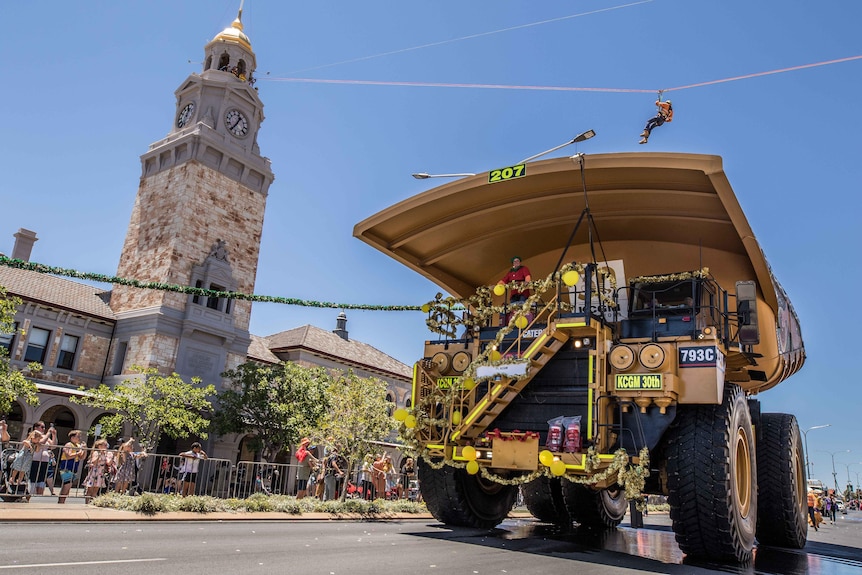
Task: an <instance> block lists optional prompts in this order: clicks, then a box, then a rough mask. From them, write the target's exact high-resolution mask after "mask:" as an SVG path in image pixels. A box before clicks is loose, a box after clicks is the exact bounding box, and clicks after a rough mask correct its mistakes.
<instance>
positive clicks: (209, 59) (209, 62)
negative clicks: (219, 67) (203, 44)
mask: <svg viewBox="0 0 862 575" xmlns="http://www.w3.org/2000/svg"><path fill="white" fill-rule="evenodd" d="M212 67H213V57H212V56H207V62H206V64H204V70H209V69H210V68H212Z"/></svg>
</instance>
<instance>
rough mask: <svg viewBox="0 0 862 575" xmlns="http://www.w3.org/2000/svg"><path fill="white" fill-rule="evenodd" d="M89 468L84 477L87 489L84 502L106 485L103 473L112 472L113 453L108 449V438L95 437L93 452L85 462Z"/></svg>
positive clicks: (88, 500) (87, 501)
mask: <svg viewBox="0 0 862 575" xmlns="http://www.w3.org/2000/svg"><path fill="white" fill-rule="evenodd" d="M87 463H88V465H89V466H90V470H89V471H88V472H87V478H86V479H84V487H86V488H87V491H86V492H85V493H84V502H85V503H89V502H90V501H91V500H92V499H93V497H96V496H97V495H98V494H99V490H100V489H102V488H104V487H106V486H107V485H106V484H105V474H106V473H113V472H114V470H115V466H114V454H113V453H112V452H110V451H108V440H107V439H97V440H96V443H94V444H93V453H92V454H91V455H90V459H89V461H88V462H87Z"/></svg>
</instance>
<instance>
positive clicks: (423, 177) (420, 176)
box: [410, 172, 476, 180]
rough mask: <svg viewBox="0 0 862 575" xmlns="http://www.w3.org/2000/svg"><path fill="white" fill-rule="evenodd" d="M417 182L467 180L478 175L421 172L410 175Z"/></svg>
mask: <svg viewBox="0 0 862 575" xmlns="http://www.w3.org/2000/svg"><path fill="white" fill-rule="evenodd" d="M410 175H411V176H413V177H414V178H416V179H417V180H427V179H428V178H467V177H469V176H475V175H476V174H468V173H466V172H465V173H463V174H427V173H425V172H419V173H417V174H410Z"/></svg>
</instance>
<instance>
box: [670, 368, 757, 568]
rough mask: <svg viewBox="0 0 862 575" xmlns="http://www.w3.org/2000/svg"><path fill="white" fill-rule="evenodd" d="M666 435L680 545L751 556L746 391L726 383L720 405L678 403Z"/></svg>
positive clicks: (751, 466) (752, 467)
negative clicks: (672, 421)
mask: <svg viewBox="0 0 862 575" xmlns="http://www.w3.org/2000/svg"><path fill="white" fill-rule="evenodd" d="M668 434H669V436H668V451H667V475H668V477H667V481H668V503H669V504H670V517H671V521H672V523H673V531H674V533H675V534H676V541H677V543H678V544H679V548H680V549H681V550H682V552H683V553H686V554H687V555H690V556H693V557H702V558H709V559H714V560H719V561H726V560H731V561H739V562H746V561H749V560H750V559H751V557H752V550H753V549H754V536H755V528H756V526H757V483H756V482H757V464H756V458H755V453H754V449H755V447H754V437H753V429H752V425H751V414H750V412H749V411H748V402H747V401H746V398H745V393H744V392H743V391H742V389H740V388H739V386H736V385H732V384H725V389H724V400H723V402H722V403H721V405H683V406H679V408H678V409H677V415H676V419H675V420H674V423H673V424H672V425H671V427H670V429H668Z"/></svg>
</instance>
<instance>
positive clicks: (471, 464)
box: [467, 461, 479, 475]
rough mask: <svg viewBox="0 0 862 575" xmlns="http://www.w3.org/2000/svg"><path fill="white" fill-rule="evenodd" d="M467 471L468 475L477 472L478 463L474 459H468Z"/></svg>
mask: <svg viewBox="0 0 862 575" xmlns="http://www.w3.org/2000/svg"><path fill="white" fill-rule="evenodd" d="M467 473H469V474H470V475H476V474H477V473H479V464H478V463H476V462H475V461H468V462H467Z"/></svg>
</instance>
